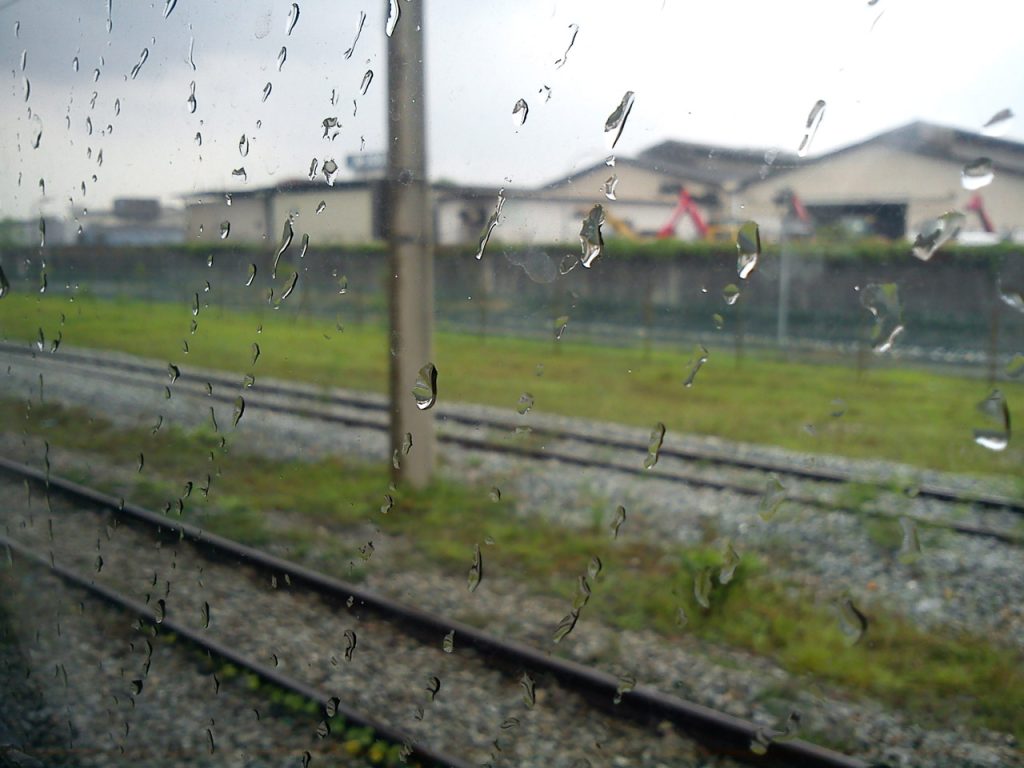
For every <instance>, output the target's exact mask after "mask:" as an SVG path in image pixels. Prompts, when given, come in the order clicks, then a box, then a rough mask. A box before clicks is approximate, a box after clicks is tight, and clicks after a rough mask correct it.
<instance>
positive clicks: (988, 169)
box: [960, 157, 996, 190]
mask: <svg viewBox="0 0 1024 768" xmlns="http://www.w3.org/2000/svg"><path fill="white" fill-rule="evenodd" d="M995 175H996V174H995V171H994V170H993V168H992V159H991V158H988V157H979V158H978V159H977V160H972V161H971V162H969V163H967V164H966V165H965V166H964V167H963V170H962V171H960V184H961V185H962V186H963V188H964V189H968V190H974V189H981V188H982V187H985V186H988V185H989V184H991V183H992V179H994V178H995Z"/></svg>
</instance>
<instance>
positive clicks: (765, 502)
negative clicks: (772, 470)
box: [757, 475, 786, 522]
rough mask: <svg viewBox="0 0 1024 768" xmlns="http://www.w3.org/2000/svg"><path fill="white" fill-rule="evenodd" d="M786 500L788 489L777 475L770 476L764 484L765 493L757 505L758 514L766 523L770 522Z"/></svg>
mask: <svg viewBox="0 0 1024 768" xmlns="http://www.w3.org/2000/svg"><path fill="white" fill-rule="evenodd" d="M785 500H786V489H785V487H784V486H783V485H782V481H781V480H779V478H778V477H776V476H775V475H768V478H767V479H766V480H765V484H764V493H762V494H761V499H760V501H759V502H758V505H757V514H759V515H760V516H761V519H762V520H764V521H766V522H767V521H769V520H771V519H772V518H773V517H775V514H776V513H777V512H778V511H779V507H780V506H782V502H784V501H785Z"/></svg>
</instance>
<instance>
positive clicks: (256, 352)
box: [252, 341, 260, 365]
mask: <svg viewBox="0 0 1024 768" xmlns="http://www.w3.org/2000/svg"><path fill="white" fill-rule="evenodd" d="M259 359H260V345H259V344H257V343H256V342H255V341H254V342H253V343H252V365H256V361H257V360H259Z"/></svg>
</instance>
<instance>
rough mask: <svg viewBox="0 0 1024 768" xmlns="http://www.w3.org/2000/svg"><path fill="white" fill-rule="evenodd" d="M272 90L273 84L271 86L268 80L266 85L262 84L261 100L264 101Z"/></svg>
mask: <svg viewBox="0 0 1024 768" xmlns="http://www.w3.org/2000/svg"><path fill="white" fill-rule="evenodd" d="M272 90H274V86H273V84H272V83H269V82H268V83H267V84H266V85H264V86H263V99H262V101H266V100H267V99H269V98H270V92H271V91H272Z"/></svg>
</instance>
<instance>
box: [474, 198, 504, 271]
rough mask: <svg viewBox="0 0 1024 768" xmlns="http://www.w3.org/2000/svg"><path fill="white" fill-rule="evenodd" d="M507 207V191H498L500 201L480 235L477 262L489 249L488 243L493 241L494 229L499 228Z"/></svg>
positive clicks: (495, 205)
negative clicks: (502, 213) (501, 217)
mask: <svg viewBox="0 0 1024 768" xmlns="http://www.w3.org/2000/svg"><path fill="white" fill-rule="evenodd" d="M504 207H505V190H504V188H502V189H499V190H498V201H497V202H496V203H495V204H494V210H493V211H492V212H491V215H490V216H489V217H488V219H487V223H486V224H485V225H484V231H483V234H481V235H480V244H479V246H478V247H477V250H476V258H477V261H479V260H480V259H482V258H483V256H484V250H485V249H486V248H487V242H488V241H489V240H490V239H491V233H492V232H493V231H494V228H495V227H496V226H498V223H499V218H500V216H501V209H502V208H504Z"/></svg>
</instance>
